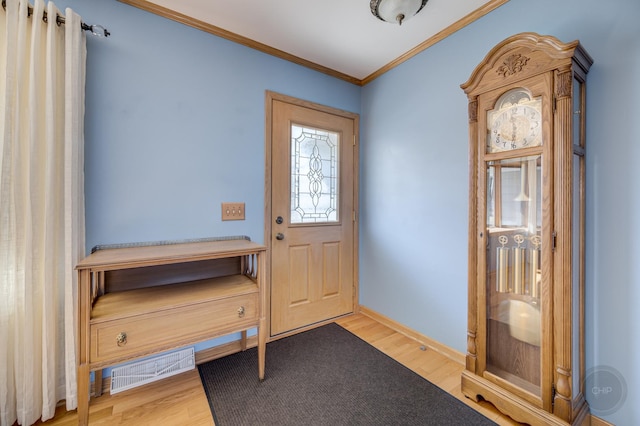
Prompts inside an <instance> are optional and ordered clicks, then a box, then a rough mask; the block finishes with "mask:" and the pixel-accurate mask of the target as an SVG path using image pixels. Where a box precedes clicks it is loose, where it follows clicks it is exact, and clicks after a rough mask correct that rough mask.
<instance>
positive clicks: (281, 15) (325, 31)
mask: <svg viewBox="0 0 640 426" xmlns="http://www.w3.org/2000/svg"><path fill="white" fill-rule="evenodd" d="M121 1H123V2H126V3H132V4H135V3H136V2H137V1H135V0H134V1H131V0H130V1H127V0H121ZM504 2H505V0H501V1H497V0H490V1H487V0H429V1H428V2H427V4H426V6H425V7H424V8H423V9H422V11H421V12H420V13H418V14H417V15H416V16H414V17H412V18H411V19H409V20H407V21H405V22H404V23H403V24H402V26H398V25H397V24H390V23H386V22H383V21H380V20H379V19H377V18H376V17H375V16H373V14H371V11H370V6H369V1H368V0H144V1H142V3H147V4H149V5H156V6H160V7H161V8H166V9H169V10H171V11H173V12H178V13H179V14H181V15H186V16H188V17H191V18H195V19H196V20H198V21H202V22H204V23H206V24H209V25H212V26H215V27H218V28H221V29H223V30H225V31H228V32H231V33H234V34H237V35H240V36H242V37H244V38H247V39H250V40H253V41H255V42H259V43H261V44H263V45H267V46H270V47H272V48H275V49H278V50H280V51H283V52H285V53H287V54H290V55H293V56H295V57H298V58H302V59H304V60H306V61H310V62H312V63H314V64H318V65H320V66H322V67H325V68H328V69H330V70H334V71H337V72H339V73H341V74H344V75H346V76H350V77H352V78H355V79H357V80H364V79H365V78H366V77H368V76H371V75H372V74H374V73H375V72H376V71H379V70H380V69H382V68H383V67H385V66H386V65H388V64H390V63H392V62H393V61H394V60H396V59H398V58H399V57H401V56H402V55H404V54H405V53H407V52H409V51H411V50H412V49H414V48H415V47H417V46H419V45H420V44H422V43H423V42H425V41H426V40H428V39H430V38H432V37H434V36H437V34H438V33H440V32H441V31H443V30H446V29H447V28H450V27H451V26H453V27H454V28H460V27H461V26H463V24H466V23H468V22H467V21H468V20H469V18H471V17H473V18H474V19H475V18H477V17H479V16H482V15H483V14H484V13H486V12H488V10H492V9H493V8H494V7H497V6H499V5H500V4H503V3H504ZM138 3H139V2H138Z"/></svg>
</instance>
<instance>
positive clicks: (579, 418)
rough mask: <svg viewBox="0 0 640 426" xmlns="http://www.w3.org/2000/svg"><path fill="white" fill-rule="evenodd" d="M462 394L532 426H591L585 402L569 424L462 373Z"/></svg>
mask: <svg viewBox="0 0 640 426" xmlns="http://www.w3.org/2000/svg"><path fill="white" fill-rule="evenodd" d="M462 393H463V394H464V395H465V396H466V397H467V398H470V399H473V400H474V401H476V402H479V401H482V400H485V401H488V402H490V403H492V404H493V405H494V406H495V407H496V408H497V409H498V410H500V412H502V413H504V414H506V415H507V416H509V417H511V418H512V419H514V420H516V421H518V422H521V423H526V424H529V425H532V426H551V425H553V426H555V425H558V426H560V425H562V426H566V425H572V426H574V425H576V426H577V425H579V426H587V425H590V424H591V416H590V415H589V406H588V405H587V403H586V402H585V401H583V403H582V404H581V405H580V406H579V407H577V409H576V413H575V418H574V420H573V422H571V423H568V422H566V421H564V420H562V419H561V418H559V417H556V416H555V415H553V414H551V413H549V412H547V411H545V410H542V409H538V408H536V407H534V406H532V405H531V404H530V403H528V402H527V401H525V400H523V399H522V398H519V397H518V396H516V395H513V394H512V393H510V392H508V391H506V390H505V389H503V388H502V387H500V386H497V385H495V384H494V383H492V382H490V381H489V380H486V379H483V378H482V377H479V376H476V375H475V374H471V373H469V372H468V371H463V372H462Z"/></svg>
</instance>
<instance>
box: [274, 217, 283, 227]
mask: <svg viewBox="0 0 640 426" xmlns="http://www.w3.org/2000/svg"><path fill="white" fill-rule="evenodd" d="M282 222H284V219H282V216H278V217H277V218H276V223H277V224H278V225H282Z"/></svg>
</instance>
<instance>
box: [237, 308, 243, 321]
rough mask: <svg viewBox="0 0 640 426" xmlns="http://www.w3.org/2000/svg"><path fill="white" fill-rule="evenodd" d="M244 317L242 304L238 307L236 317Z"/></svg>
mask: <svg viewBox="0 0 640 426" xmlns="http://www.w3.org/2000/svg"><path fill="white" fill-rule="evenodd" d="M242 317H244V306H240V307H239V308H238V318H242Z"/></svg>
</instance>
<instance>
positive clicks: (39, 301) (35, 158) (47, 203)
mask: <svg viewBox="0 0 640 426" xmlns="http://www.w3.org/2000/svg"><path fill="white" fill-rule="evenodd" d="M28 8H29V3H28V2H27V1H26V0H6V8H4V9H3V8H0V96H1V98H0V425H2V426H4V425H12V424H13V423H14V422H15V421H17V422H18V423H19V424H22V425H31V424H32V423H34V422H35V421H37V420H38V419H39V418H42V419H43V420H47V419H49V418H51V417H53V415H54V413H55V408H56V404H57V403H58V402H59V401H61V400H66V405H67V409H73V408H75V407H76V406H77V388H76V357H75V354H76V350H75V340H76V328H77V327H76V318H77V307H76V294H77V280H76V274H75V273H74V267H75V265H76V263H77V262H78V260H79V259H80V258H81V257H82V256H83V254H84V228H85V226H84V183H83V182H84V175H83V168H84V148H83V147H84V136H83V134H84V126H83V123H84V82H85V58H86V44H85V35H84V32H83V31H82V30H81V28H80V17H79V16H78V15H76V14H75V13H74V12H73V11H72V10H70V9H67V10H66V11H65V14H64V15H62V14H61V13H60V12H59V11H58V10H57V9H56V7H55V5H54V4H53V3H52V2H49V3H48V4H46V5H45V3H44V2H43V1H42V0H35V2H34V3H33V13H32V16H31V17H29V16H28V15H29V13H28ZM45 11H46V13H47V17H48V19H47V20H48V23H47V22H45V21H44V20H43V16H44V12H45ZM58 15H59V16H64V17H65V19H66V24H64V25H57V24H56V16H58Z"/></svg>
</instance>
